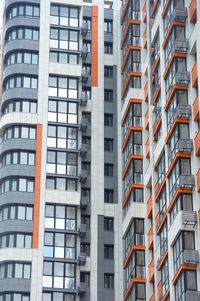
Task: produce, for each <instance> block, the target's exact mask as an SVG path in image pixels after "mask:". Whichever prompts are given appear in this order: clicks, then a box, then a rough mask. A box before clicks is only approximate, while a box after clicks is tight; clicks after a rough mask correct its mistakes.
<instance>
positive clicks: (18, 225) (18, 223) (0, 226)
mask: <svg viewBox="0 0 200 301" xmlns="http://www.w3.org/2000/svg"><path fill="white" fill-rule="evenodd" d="M6 232H13V233H14V232H26V233H32V232H33V222H32V221H27V220H17V219H16V220H6V221H2V222H0V234H1V235H2V234H3V233H6Z"/></svg>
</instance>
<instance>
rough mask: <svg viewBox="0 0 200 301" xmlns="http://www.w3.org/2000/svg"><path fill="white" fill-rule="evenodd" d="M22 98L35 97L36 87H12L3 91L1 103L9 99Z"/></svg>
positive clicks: (36, 94) (36, 95) (36, 96)
mask: <svg viewBox="0 0 200 301" xmlns="http://www.w3.org/2000/svg"><path fill="white" fill-rule="evenodd" d="M16 98H21V99H22V98H23V99H37V98H38V90H37V89H28V88H27V89H26V88H14V89H9V90H6V91H4V92H3V95H2V104H3V103H4V102H5V101H7V100H10V99H16Z"/></svg>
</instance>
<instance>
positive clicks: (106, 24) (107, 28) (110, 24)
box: [104, 20, 113, 33]
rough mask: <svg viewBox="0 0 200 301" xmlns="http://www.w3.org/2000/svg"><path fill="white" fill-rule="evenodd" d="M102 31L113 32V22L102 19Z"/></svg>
mask: <svg viewBox="0 0 200 301" xmlns="http://www.w3.org/2000/svg"><path fill="white" fill-rule="evenodd" d="M104 32H107V33H112V32H113V22H112V21H111V20H104Z"/></svg>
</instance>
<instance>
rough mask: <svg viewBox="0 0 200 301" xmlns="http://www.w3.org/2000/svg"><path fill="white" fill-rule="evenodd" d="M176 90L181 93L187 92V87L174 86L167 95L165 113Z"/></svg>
mask: <svg viewBox="0 0 200 301" xmlns="http://www.w3.org/2000/svg"><path fill="white" fill-rule="evenodd" d="M177 90H181V91H187V90H188V86H183V85H178V84H175V85H174V86H173V88H172V90H171V93H170V94H169V96H168V98H167V101H166V104H165V107H164V108H165V111H167V110H168V108H169V106H170V103H171V100H172V98H173V96H174V94H175V92H176V91H177Z"/></svg>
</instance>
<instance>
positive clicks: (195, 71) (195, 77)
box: [192, 63, 198, 88]
mask: <svg viewBox="0 0 200 301" xmlns="http://www.w3.org/2000/svg"><path fill="white" fill-rule="evenodd" d="M197 86H198V68H197V63H196V64H194V66H193V68H192V87H193V88H196V87H197Z"/></svg>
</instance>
